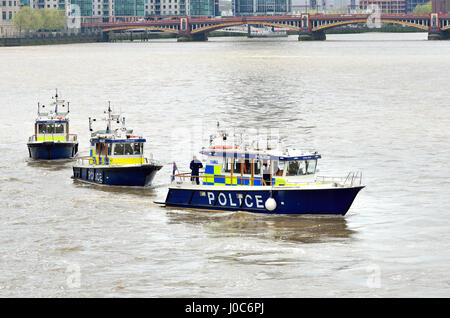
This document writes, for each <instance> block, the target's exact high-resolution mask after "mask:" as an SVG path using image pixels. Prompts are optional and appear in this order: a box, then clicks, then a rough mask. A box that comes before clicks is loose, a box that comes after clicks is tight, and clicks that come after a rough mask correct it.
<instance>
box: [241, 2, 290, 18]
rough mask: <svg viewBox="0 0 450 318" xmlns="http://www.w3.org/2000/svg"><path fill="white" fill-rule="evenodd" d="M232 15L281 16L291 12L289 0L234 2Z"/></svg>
mask: <svg viewBox="0 0 450 318" xmlns="http://www.w3.org/2000/svg"><path fill="white" fill-rule="evenodd" d="M233 8H234V14H235V15H236V16H246V15H281V14H287V13H290V12H291V0H234V5H233Z"/></svg>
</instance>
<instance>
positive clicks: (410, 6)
mask: <svg viewBox="0 0 450 318" xmlns="http://www.w3.org/2000/svg"><path fill="white" fill-rule="evenodd" d="M429 1H430V0H406V12H407V13H411V12H413V11H414V9H415V8H416V7H417V6H418V5H424V4H425V3H427V2H429Z"/></svg>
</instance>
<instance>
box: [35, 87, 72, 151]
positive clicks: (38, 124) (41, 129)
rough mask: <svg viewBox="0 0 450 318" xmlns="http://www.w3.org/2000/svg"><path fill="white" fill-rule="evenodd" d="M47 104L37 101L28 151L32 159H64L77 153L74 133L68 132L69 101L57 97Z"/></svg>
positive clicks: (56, 95)
mask: <svg viewBox="0 0 450 318" xmlns="http://www.w3.org/2000/svg"><path fill="white" fill-rule="evenodd" d="M52 99H53V102H52V103H51V104H50V105H49V106H46V105H41V104H40V103H38V111H37V114H38V116H37V118H36V120H35V123H34V135H33V136H31V137H29V138H28V143H27V146H28V153H29V156H30V158H33V159H46V160H53V159H66V158H72V157H75V156H76V154H77V153H78V141H77V135H76V134H70V133H69V112H70V110H69V102H66V101H64V100H60V99H58V91H56V94H55V96H53V97H52Z"/></svg>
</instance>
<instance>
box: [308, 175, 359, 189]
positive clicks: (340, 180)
mask: <svg viewBox="0 0 450 318" xmlns="http://www.w3.org/2000/svg"><path fill="white" fill-rule="evenodd" d="M316 178H317V181H320V182H323V183H336V184H337V185H342V186H346V185H349V186H351V187H353V186H358V185H361V184H362V171H351V172H349V173H348V174H347V176H346V177H327V176H317V177H316Z"/></svg>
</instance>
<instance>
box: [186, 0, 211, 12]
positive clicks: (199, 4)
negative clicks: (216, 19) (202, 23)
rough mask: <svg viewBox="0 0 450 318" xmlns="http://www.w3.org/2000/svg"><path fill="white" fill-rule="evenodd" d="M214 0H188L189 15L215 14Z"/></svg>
mask: <svg viewBox="0 0 450 318" xmlns="http://www.w3.org/2000/svg"><path fill="white" fill-rule="evenodd" d="M214 4H215V1H214V0H189V15H191V16H192V15H193V16H195V15H197V16H198V15H204V16H212V15H215V5H214Z"/></svg>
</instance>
